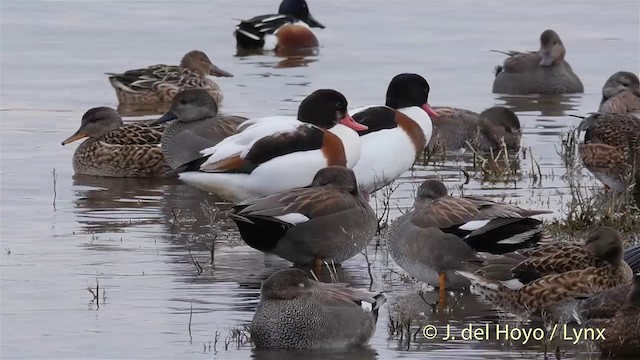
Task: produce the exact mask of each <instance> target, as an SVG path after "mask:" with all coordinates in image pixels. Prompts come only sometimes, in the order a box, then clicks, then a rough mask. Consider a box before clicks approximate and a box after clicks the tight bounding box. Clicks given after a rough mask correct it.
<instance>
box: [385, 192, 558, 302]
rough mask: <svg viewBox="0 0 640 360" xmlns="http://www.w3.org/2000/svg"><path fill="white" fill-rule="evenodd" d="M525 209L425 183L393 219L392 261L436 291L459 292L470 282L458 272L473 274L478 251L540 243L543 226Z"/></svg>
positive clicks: (390, 236)
mask: <svg viewBox="0 0 640 360" xmlns="http://www.w3.org/2000/svg"><path fill="white" fill-rule="evenodd" d="M546 213H550V211H545V210H528V209H522V208H519V207H516V206H513V205H507V204H501V203H496V202H493V201H491V200H488V199H482V198H476V197H470V196H464V197H452V196H449V195H448V192H447V188H446V187H445V185H444V184H443V183H442V182H440V181H437V180H426V181H425V182H423V183H422V185H420V187H419V188H418V193H417V195H416V200H415V204H414V209H413V210H411V211H409V212H407V213H406V214H404V215H402V216H400V217H399V218H398V219H396V220H395V221H394V222H393V223H392V224H391V226H390V228H389V232H388V241H387V246H388V248H389V254H390V255H391V257H392V258H393V260H394V261H395V262H396V264H398V266H400V267H401V268H402V269H403V270H405V271H406V272H407V273H409V275H411V276H413V277H414V278H416V279H418V280H420V281H422V282H425V283H427V284H429V285H432V286H435V287H439V289H440V297H441V299H444V293H445V288H458V289H460V288H463V287H466V286H467V285H468V284H469V282H468V280H466V279H465V278H464V277H462V276H459V275H457V274H456V273H455V271H456V270H466V271H473V270H472V269H476V268H477V267H476V266H475V265H474V264H472V263H469V262H467V260H470V259H473V258H475V257H477V253H476V252H488V253H492V254H503V253H506V252H510V251H514V250H517V249H520V248H526V247H531V246H533V245H535V244H536V243H537V242H538V241H539V240H540V239H541V233H542V228H541V225H542V222H541V221H540V220H537V219H533V218H531V216H534V215H538V214H546Z"/></svg>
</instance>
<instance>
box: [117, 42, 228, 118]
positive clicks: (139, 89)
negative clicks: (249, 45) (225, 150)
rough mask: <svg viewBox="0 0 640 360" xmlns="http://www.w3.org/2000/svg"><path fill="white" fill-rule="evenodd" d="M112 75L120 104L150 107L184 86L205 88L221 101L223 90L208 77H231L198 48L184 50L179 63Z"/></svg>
mask: <svg viewBox="0 0 640 360" xmlns="http://www.w3.org/2000/svg"><path fill="white" fill-rule="evenodd" d="M107 75H111V76H110V77H109V81H110V82H111V86H113V88H114V89H115V90H116V96H117V97H118V101H119V102H120V105H131V106H145V105H146V106H151V105H159V104H169V103H171V100H173V97H174V96H176V94H177V93H178V92H180V91H181V90H184V89H193V88H196V89H204V90H206V91H207V92H208V93H209V94H210V95H211V96H212V97H213V98H214V99H215V101H216V103H217V104H218V106H220V105H221V104H222V100H223V95H222V90H220V87H219V86H218V84H216V83H215V82H214V81H213V80H211V79H208V78H207V76H209V75H211V76H222V77H233V75H232V74H231V73H228V72H226V71H224V70H222V69H220V68H219V67H217V66H216V65H214V64H213V63H212V62H211V60H210V59H209V57H208V56H207V55H206V54H205V53H203V52H202V51H199V50H192V51H189V52H188V53H186V54H185V55H184V56H183V57H182V60H181V61H180V65H178V66H176V65H163V64H160V65H152V66H148V67H146V68H141V69H135V70H128V71H125V72H124V73H122V74H114V73H107Z"/></svg>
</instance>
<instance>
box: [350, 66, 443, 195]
mask: <svg viewBox="0 0 640 360" xmlns="http://www.w3.org/2000/svg"><path fill="white" fill-rule="evenodd" d="M429 90H430V89H429V83H428V82H427V80H425V79H424V78H423V77H422V76H420V75H418V74H408V73H405V74H399V75H396V76H395V77H394V78H393V79H392V80H391V82H390V83H389V87H388V88H387V95H386V102H385V105H374V106H366V107H362V108H358V109H355V110H352V112H351V113H352V114H353V119H354V120H356V121H358V122H359V123H361V124H363V125H366V126H367V130H360V131H358V134H360V139H361V141H362V151H361V152H360V160H358V163H357V164H356V165H355V166H354V168H353V171H354V172H355V174H356V178H357V179H358V183H359V184H360V190H361V191H363V193H364V194H365V197H367V196H368V194H369V193H372V192H375V191H377V190H379V189H381V188H382V187H384V186H386V185H388V184H389V183H390V182H392V181H393V180H395V179H396V178H397V177H399V176H400V175H402V174H403V173H404V172H405V171H407V170H408V169H410V168H411V166H413V163H414V162H415V159H416V158H417V157H418V155H420V154H422V151H423V150H424V147H425V145H426V144H427V142H428V141H429V139H430V138H431V131H432V125H431V118H430V116H433V117H435V116H437V115H438V114H436V112H435V111H433V110H432V109H431V107H430V106H429V103H428V99H429Z"/></svg>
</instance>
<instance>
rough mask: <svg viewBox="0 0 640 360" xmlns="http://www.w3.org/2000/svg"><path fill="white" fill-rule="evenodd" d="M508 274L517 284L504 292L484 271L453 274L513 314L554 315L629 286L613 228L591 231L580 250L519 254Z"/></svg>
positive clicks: (557, 247) (566, 247)
mask: <svg viewBox="0 0 640 360" xmlns="http://www.w3.org/2000/svg"><path fill="white" fill-rule="evenodd" d="M523 256H524V258H525V259H524V260H523V261H522V262H521V263H519V264H518V265H517V266H516V267H515V268H513V269H512V270H511V275H512V276H513V277H514V278H516V279H518V280H520V282H521V283H522V285H521V286H519V287H512V288H510V287H507V286H505V285H504V284H503V283H501V282H500V281H498V280H497V279H496V278H494V277H490V276H487V273H488V271H484V270H483V269H480V271H477V272H468V271H465V270H461V271H456V272H457V273H458V274H459V275H462V276H464V277H466V278H467V279H469V280H470V281H471V283H472V286H473V288H474V291H475V292H476V293H477V294H479V295H480V297H481V298H483V299H484V300H486V301H488V302H489V303H492V304H493V305H495V306H497V307H499V308H501V309H503V310H505V311H508V312H512V313H515V314H541V313H546V314H554V313H556V312H557V309H558V308H559V307H562V306H563V305H564V304H565V303H566V302H570V301H575V300H576V299H578V298H581V297H582V298H584V297H588V296H591V295H594V294H596V293H598V292H600V291H603V290H607V289H610V288H614V287H616V286H618V285H623V284H629V283H631V281H632V279H633V271H632V270H631V268H630V267H629V265H628V264H627V263H626V262H624V260H623V247H622V239H621V238H620V235H619V234H618V232H617V231H616V230H615V229H612V228H610V227H606V226H601V227H598V228H596V229H594V230H592V231H591V232H590V233H589V235H588V236H587V238H586V239H585V241H584V244H583V245H582V248H580V246H579V245H577V244H575V243H573V244H572V243H570V244H562V243H559V244H558V243H555V244H554V243H552V244H543V245H541V246H540V247H537V248H533V249H531V250H530V251H529V252H524V253H523Z"/></svg>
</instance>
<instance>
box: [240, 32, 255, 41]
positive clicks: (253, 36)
mask: <svg viewBox="0 0 640 360" xmlns="http://www.w3.org/2000/svg"><path fill="white" fill-rule="evenodd" d="M238 32H239V33H241V34H242V35H244V36H246V37H248V38H249V39H252V40H255V41H260V37H259V36H256V35H254V34H252V33H250V32H247V31H244V30H240V29H238Z"/></svg>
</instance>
